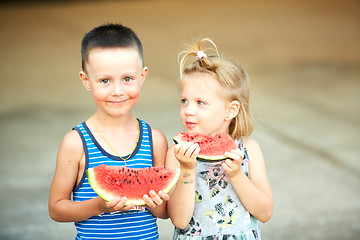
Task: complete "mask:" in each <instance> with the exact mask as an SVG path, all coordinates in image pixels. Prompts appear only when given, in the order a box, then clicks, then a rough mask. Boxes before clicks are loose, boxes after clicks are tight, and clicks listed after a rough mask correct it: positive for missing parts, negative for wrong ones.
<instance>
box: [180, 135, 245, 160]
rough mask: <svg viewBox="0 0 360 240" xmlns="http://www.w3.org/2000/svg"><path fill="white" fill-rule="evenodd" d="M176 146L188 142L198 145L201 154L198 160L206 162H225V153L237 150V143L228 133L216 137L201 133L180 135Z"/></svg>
mask: <svg viewBox="0 0 360 240" xmlns="http://www.w3.org/2000/svg"><path fill="white" fill-rule="evenodd" d="M173 140H174V142H175V143H176V144H178V143H181V142H184V141H187V142H193V143H198V144H199V147H200V152H199V154H198V156H197V160H199V161H204V162H216V161H222V160H225V159H226V157H225V156H224V154H225V152H231V150H235V149H237V147H238V146H237V142H236V141H235V140H233V139H232V138H231V137H230V136H229V135H228V134H226V133H218V134H216V135H215V136H211V135H204V134H200V133H185V132H181V133H178V134H177V135H176V136H175V137H174V138H173Z"/></svg>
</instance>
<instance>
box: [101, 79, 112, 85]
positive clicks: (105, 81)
mask: <svg viewBox="0 0 360 240" xmlns="http://www.w3.org/2000/svg"><path fill="white" fill-rule="evenodd" d="M100 82H101V83H104V84H107V83H109V82H110V80H109V79H102V80H101V81H100Z"/></svg>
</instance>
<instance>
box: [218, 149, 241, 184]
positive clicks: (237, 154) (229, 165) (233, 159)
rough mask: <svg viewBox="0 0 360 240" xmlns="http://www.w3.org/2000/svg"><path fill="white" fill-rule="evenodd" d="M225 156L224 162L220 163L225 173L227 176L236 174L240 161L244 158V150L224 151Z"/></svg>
mask: <svg viewBox="0 0 360 240" xmlns="http://www.w3.org/2000/svg"><path fill="white" fill-rule="evenodd" d="M225 156H226V157H228V158H227V159H226V160H225V161H224V162H222V163H221V165H222V167H223V168H224V170H225V174H226V176H227V177H228V178H231V177H234V176H236V175H238V174H239V173H240V172H241V171H242V170H241V163H242V160H243V158H244V152H243V151H241V150H240V149H236V150H232V151H231V152H226V153H225Z"/></svg>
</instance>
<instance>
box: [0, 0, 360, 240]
mask: <svg viewBox="0 0 360 240" xmlns="http://www.w3.org/2000/svg"><path fill="white" fill-rule="evenodd" d="M51 2H54V1H51ZM309 2H310V1H309ZM105 22H121V23H123V24H125V25H128V26H130V27H132V28H133V29H134V30H135V31H136V32H137V33H138V34H139V36H140V38H141V39H142V41H143V43H144V48H145V61H146V64H147V65H148V67H149V68H150V74H149V77H148V78H147V82H146V84H145V86H144V88H143V95H142V100H141V101H140V102H139V104H138V106H137V108H136V110H135V113H136V114H137V115H138V116H139V117H141V118H143V119H146V120H147V121H148V122H149V123H151V124H152V125H153V126H154V127H157V128H159V129H161V130H162V131H163V132H164V133H165V134H166V136H167V137H168V138H169V139H170V138H171V137H172V136H174V135H175V134H176V133H177V132H178V131H179V130H181V126H180V122H179V120H178V106H179V104H178V102H179V101H178V90H177V78H178V73H177V59H176V56H177V53H178V51H179V50H180V46H181V44H182V43H183V42H184V41H188V40H192V39H195V38H197V37H204V36H206V37H211V38H213V39H214V40H215V42H217V43H218V46H219V48H220V49H221V50H222V51H223V53H225V54H226V55H228V56H230V57H233V58H235V59H237V60H238V61H239V62H240V63H241V64H242V65H243V66H244V67H245V68H246V69H248V71H249V73H250V75H251V76H252V80H253V95H252V97H253V98H252V100H253V101H252V111H253V113H254V116H255V119H256V129H255V131H254V135H253V137H254V138H255V139H257V140H258V142H259V143H260V145H261V147H262V150H263V153H264V156H265V158H266V163H267V169H268V174H269V178H270V181H271V185H272V189H273V193H274V199H275V208H274V214H273V217H272V219H271V220H270V221H269V222H268V223H266V224H261V228H262V231H263V237H264V239H279V240H283V239H358V236H359V234H360V191H359V189H360V163H359V156H360V150H359V149H360V148H359V147H360V146H359V143H360V126H359V122H360V112H359V109H360V101H359V100H360V99H359V98H360V97H359V93H360V44H359V43H360V3H359V1H357V0H354V1H351V0H344V1H327V0H315V1H311V3H308V4H306V3H305V2H304V1H301V0H294V1H285V0H277V1H257V2H255V3H253V2H252V1H235V0H234V1H214V0H210V1H205V0H204V1H190V0H185V1H175V0H154V1H145V0H143V1H64V2H63V3H52V4H36V5H34V4H26V5H0V34H1V37H0V46H1V47H0V49H1V58H0V79H1V85H0V86H1V87H0V102H1V105H0V161H1V167H0V192H1V196H0V210H1V217H0V239H36V240H39V239H40V240H42V239H73V238H74V228H73V225H72V224H71V223H57V222H54V221H52V220H51V219H50V218H49V216H48V212H47V198H48V192H49V186H50V182H51V179H52V175H53V172H54V167H55V157H56V152H57V148H58V146H59V143H60V141H61V139H62V137H63V135H64V134H65V133H66V132H67V131H69V129H71V127H72V126H74V125H75V124H77V123H79V122H80V121H83V120H85V119H86V118H87V117H88V116H89V115H90V114H91V113H92V112H93V111H94V105H93V104H92V100H91V97H90V95H89V94H88V93H87V92H86V91H85V90H84V89H83V87H82V86H81V83H80V80H79V78H78V72H79V70H80V54H79V51H80V40H81V38H82V36H83V34H84V33H85V32H87V31H88V30H89V29H91V28H93V27H94V26H97V25H99V24H102V23H105ZM159 226H160V234H161V239H163V240H167V239H171V234H172V226H171V223H170V222H169V220H165V221H164V220H161V221H159Z"/></svg>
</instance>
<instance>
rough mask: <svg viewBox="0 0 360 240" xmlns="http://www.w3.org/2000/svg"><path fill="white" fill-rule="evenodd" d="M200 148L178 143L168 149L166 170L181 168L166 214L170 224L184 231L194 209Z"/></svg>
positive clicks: (190, 144) (195, 145)
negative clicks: (197, 157)
mask: <svg viewBox="0 0 360 240" xmlns="http://www.w3.org/2000/svg"><path fill="white" fill-rule="evenodd" d="M199 151H200V148H199V147H198V145H197V144H193V143H180V144H177V145H173V146H171V147H170V148H169V151H168V154H167V157H166V166H167V168H178V167H180V168H181V176H180V180H179V181H178V183H177V184H176V187H175V188H174V189H173V190H172V192H171V197H170V200H169V201H168V208H167V210H168V214H169V217H170V218H171V221H172V223H173V224H174V225H175V226H176V227H178V228H180V229H184V228H186V226H187V225H188V224H189V222H190V220H191V217H192V215H193V212H194V207H195V176H196V166H197V160H196V156H197V154H198V153H199Z"/></svg>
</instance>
